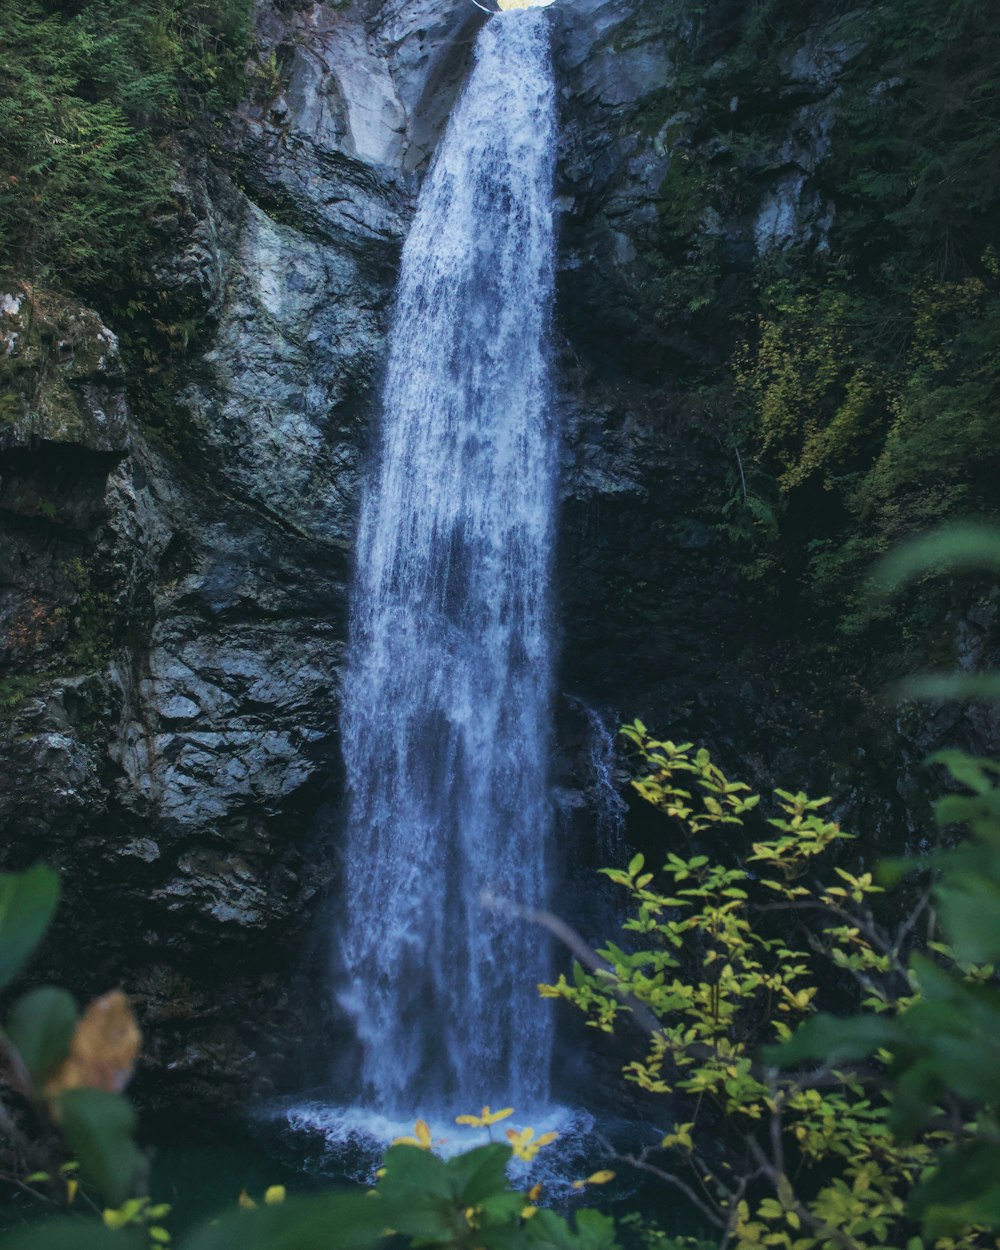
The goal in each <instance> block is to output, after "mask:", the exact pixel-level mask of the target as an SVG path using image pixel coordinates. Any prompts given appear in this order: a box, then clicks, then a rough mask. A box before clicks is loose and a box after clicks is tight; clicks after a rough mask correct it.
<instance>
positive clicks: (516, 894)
mask: <svg viewBox="0 0 1000 1250" xmlns="http://www.w3.org/2000/svg"><path fill="white" fill-rule="evenodd" d="M554 154H555V122H554V93H553V85H552V73H551V66H550V57H549V49H548V30H547V24H546V18H545V16H544V14H541V13H538V12H530V11H529V12H511V13H503V14H500V15H498V16H496V17H494V18H492V19H491V20H490V22H489V23H487V25H486V26H485V27H484V28H483V30H482V32H481V34H480V36H479V40H478V44H477V49H476V60H475V65H474V67H473V70H472V73H471V76H470V78H469V82H468V85H467V86H466V88H465V91H464V94H463V95H462V98H461V100H460V101H459V103H458V105H457V107H456V109H455V112H454V114H453V116H452V118H451V121H450V124H449V126H448V130H447V133H446V135H445V137H444V139H443V141H442V143H441V146H440V148H439V151H438V153H437V156H436V159H435V162H434V165H433V168H432V170H431V172H430V174H429V175H428V178H427V181H426V183H425V185H424V187H423V190H422V192H421V195H420V200H419V204H418V207H417V214H416V219H415V221H414V224H413V227H412V230H411V232H410V235H409V237H408V239H407V241H406V245H405V248H404V250H403V263H402V272H401V276H400V281H399V288H398V292H397V301H396V307H395V313H394V318H393V323H392V330H391V335H390V351H389V361H388V370H387V376H386V382H385V390H384V396H383V413H382V422H381V429H380V441H379V447H378V455H377V458H376V463H375V467H374V470H373V473H372V475H371V479H370V481H369V483H368V486H367V490H366V491H365V494H364V498H363V501H362V509H361V519H360V528H359V534H358V543H357V569H356V573H355V581H354V587H353V599H352V615H351V634H350V646H349V654H348V663H347V671H346V674H345V681H344V690H343V709H342V733H343V744H344V758H345V763H346V766H347V776H348V786H349V820H348V832H347V843H346V862H345V870H344V880H345V898H344V900H343V908H342V913H341V916H340V920H339V936H338V942H339V948H338V958H337V960H336V962H337V963H338V964H339V965H341V966H342V967H343V969H344V970H345V973H344V977H345V980H344V981H343V983H342V984H341V987H340V990H339V993H338V1000H339V1002H340V1004H341V1006H342V1007H344V1008H346V1009H347V1011H348V1012H349V1013H350V1014H351V1016H352V1017H353V1020H354V1023H355V1028H356V1032H357V1036H358V1039H359V1041H360V1043H361V1047H362V1064H361V1072H360V1089H359V1090H358V1093H357V1097H356V1102H357V1103H358V1104H359V1105H360V1107H362V1108H366V1109H368V1110H369V1111H370V1112H371V1113H372V1114H373V1116H382V1117H383V1118H388V1119H389V1120H393V1121H395V1120H397V1119H405V1118H406V1117H408V1116H415V1115H416V1114H418V1113H419V1114H422V1115H441V1116H448V1115H453V1114H454V1112H455V1111H456V1110H457V1111H470V1110H474V1109H476V1108H478V1107H479V1106H481V1105H482V1104H483V1103H487V1102H489V1103H492V1104H493V1105H494V1106H497V1105H501V1106H502V1105H506V1104H508V1103H511V1104H513V1105H515V1106H516V1107H517V1108H518V1110H519V1111H521V1112H528V1111H531V1110H534V1109H539V1110H541V1109H544V1108H545V1107H546V1105H547V1101H548V1089H549V1072H548V1068H549V1060H550V1052H551V1024H550V1021H549V1018H548V1013H547V1012H546V1010H545V1009H544V1005H543V1004H542V1003H540V1002H539V1001H538V998H537V993H536V989H535V985H536V983H537V982H538V981H539V980H542V979H545V978H546V977H547V976H548V971H549V970H548V959H547V949H546V945H547V944H546V941H545V939H544V937H543V935H542V933H541V932H540V931H539V930H537V929H534V928H532V927H530V926H527V925H525V924H524V922H522V921H520V920H517V919H512V918H510V917H507V916H504V915H502V914H498V913H497V912H496V911H490V910H487V909H485V908H484V907H483V906H482V905H481V903H480V898H481V895H482V893H483V892H484V891H490V892H492V893H494V894H497V895H505V896H508V897H509V898H511V899H513V900H515V901H516V902H518V903H519V904H521V905H522V906H525V907H537V906H539V905H542V904H544V902H545V888H546V887H545V882H546V879H547V876H548V872H547V855H548V846H549V840H550V827H551V819H550V811H549V799H548V795H547V790H546V757H547V753H548V746H549V723H550V684H551V682H550V676H551V673H550V670H551V657H550V629H549V619H548V606H549V605H548V596H549V581H550V561H551V550H552V542H553V510H554V480H555V438H554V430H553V428H552V423H551V418H550V405H549V380H548V367H547V337H548V330H549V318H550V309H551V300H552V286H553V208H552V178H553V163H554Z"/></svg>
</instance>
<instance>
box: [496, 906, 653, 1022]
mask: <svg viewBox="0 0 1000 1250" xmlns="http://www.w3.org/2000/svg"><path fill="white" fill-rule="evenodd" d="M479 898H480V902H481V903H482V905H483V906H484V907H486V908H488V909H489V910H490V911H495V912H500V913H502V914H503V915H507V916H515V917H516V918H517V919H518V920H527V921H529V923H531V924H537V925H541V927H542V928H543V929H548V931H549V932H550V933H551V934H552V935H553V936H554V937H556V938H558V939H559V941H560V942H562V944H563V946H565V947H566V948H567V949H568V950H570V951H571V952H572V953H573V955H575V956H576V958H577V959H578V960H579V961H580V963H582V964H583V965H584V967H587V968H589V969H590V970H591V972H600V973H604V974H609V975H610V976H611V977H613V976H614V970H613V969H612V968H611V966H610V965H609V964H608V962H607V960H605V959H602V958H601V957H600V955H598V953H597V952H596V951H595V950H593V949H592V948H591V947H589V946H588V945H587V943H586V942H585V941H584V940H583V938H582V937H581V936H580V935H579V933H577V931H576V930H575V929H572V928H570V926H569V925H568V924H567V923H566V922H565V920H560V919H559V917H558V916H555V915H553V914H552V912H549V911H537V910H535V908H533V907H522V906H521V904H520V903H515V902H514V901H513V900H512V899H507V898H498V897H497V896H496V895H495V894H491V893H490V892H489V891H488V890H484V891H483V892H482V894H481V895H480V896H479ZM607 987H608V989H609V991H610V992H611V993H612V994H614V995H615V997H616V998H618V999H619V1000H620V1001H621V1003H622V1005H623V1006H625V1007H627V1008H628V1009H629V1011H630V1012H631V1013H632V1016H633V1018H634V1020H635V1022H636V1024H638V1025H639V1027H640V1028H642V1029H645V1031H646V1032H647V1033H650V1034H652V1033H659V1032H660V1031H661V1029H662V1027H663V1026H662V1025H661V1024H660V1021H659V1020H657V1018H656V1016H654V1015H653V1013H652V1012H651V1011H650V1010H649V1008H648V1007H647V1006H646V1005H645V1003H641V1002H640V1001H639V1000H638V999H637V998H635V997H634V996H633V995H632V994H630V993H629V992H628V990H626V989H623V988H622V986H621V985H618V984H616V982H615V981H614V980H609V981H608V983H607Z"/></svg>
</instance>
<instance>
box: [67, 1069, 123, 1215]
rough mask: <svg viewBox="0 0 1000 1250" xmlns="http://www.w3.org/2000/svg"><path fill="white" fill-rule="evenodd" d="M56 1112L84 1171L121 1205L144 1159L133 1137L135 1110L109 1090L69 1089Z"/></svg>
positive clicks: (112, 1203)
mask: <svg viewBox="0 0 1000 1250" xmlns="http://www.w3.org/2000/svg"><path fill="white" fill-rule="evenodd" d="M56 1113H57V1117H58V1120H59V1123H60V1125H61V1127H62V1131H63V1134H64V1135H65V1137H66V1140H67V1142H68V1143H69V1146H70V1149H71V1150H72V1151H73V1153H74V1155H76V1157H77V1158H78V1159H79V1160H80V1168H81V1171H83V1172H84V1173H85V1175H87V1176H88V1177H89V1178H90V1180H91V1181H93V1183H94V1184H95V1185H96V1186H97V1188H98V1190H100V1193H101V1195H102V1197H103V1198H104V1199H105V1201H106V1202H107V1203H108V1204H109V1206H113V1207H117V1206H120V1205H121V1204H122V1203H123V1202H124V1201H125V1199H126V1197H127V1196H128V1193H129V1190H130V1189H131V1187H132V1183H133V1181H134V1180H135V1176H136V1172H137V1171H138V1168H139V1166H140V1164H141V1163H142V1155H141V1154H140V1152H139V1150H138V1148H137V1146H136V1144H135V1142H134V1141H133V1140H132V1134H133V1133H134V1131H135V1124H136V1119H135V1112H134V1111H133V1110H132V1107H131V1106H130V1105H129V1103H128V1101H127V1099H125V1098H124V1097H123V1096H122V1095H121V1094H112V1093H108V1092H107V1091H106V1090H100V1089H70V1090H67V1091H66V1092H65V1093H63V1094H61V1095H60V1096H59V1099H58V1101H57V1103H56Z"/></svg>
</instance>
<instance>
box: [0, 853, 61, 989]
mask: <svg viewBox="0 0 1000 1250" xmlns="http://www.w3.org/2000/svg"><path fill="white" fill-rule="evenodd" d="M58 905H59V878H58V876H56V874H55V873H54V872H53V871H52V870H51V868H46V867H45V866H44V865H43V864H36V865H35V867H34V868H31V869H29V870H28V871H27V872H23V873H3V874H0V989H5V988H6V987H7V986H8V985H9V984H10V983H11V981H13V980H14V978H15V977H16V976H17V975H18V974H19V973H20V972H21V970H22V969H23V968H24V965H25V964H26V963H27V962H28V960H29V959H30V958H31V956H32V955H33V954H34V953H35V950H36V948H37V947H38V944H39V943H40V942H41V940H42V938H43V937H44V936H45V933H46V930H47V929H48V927H49V924H50V922H51V920H52V917H53V915H54V914H55V910H56V907H57V906H58Z"/></svg>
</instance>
